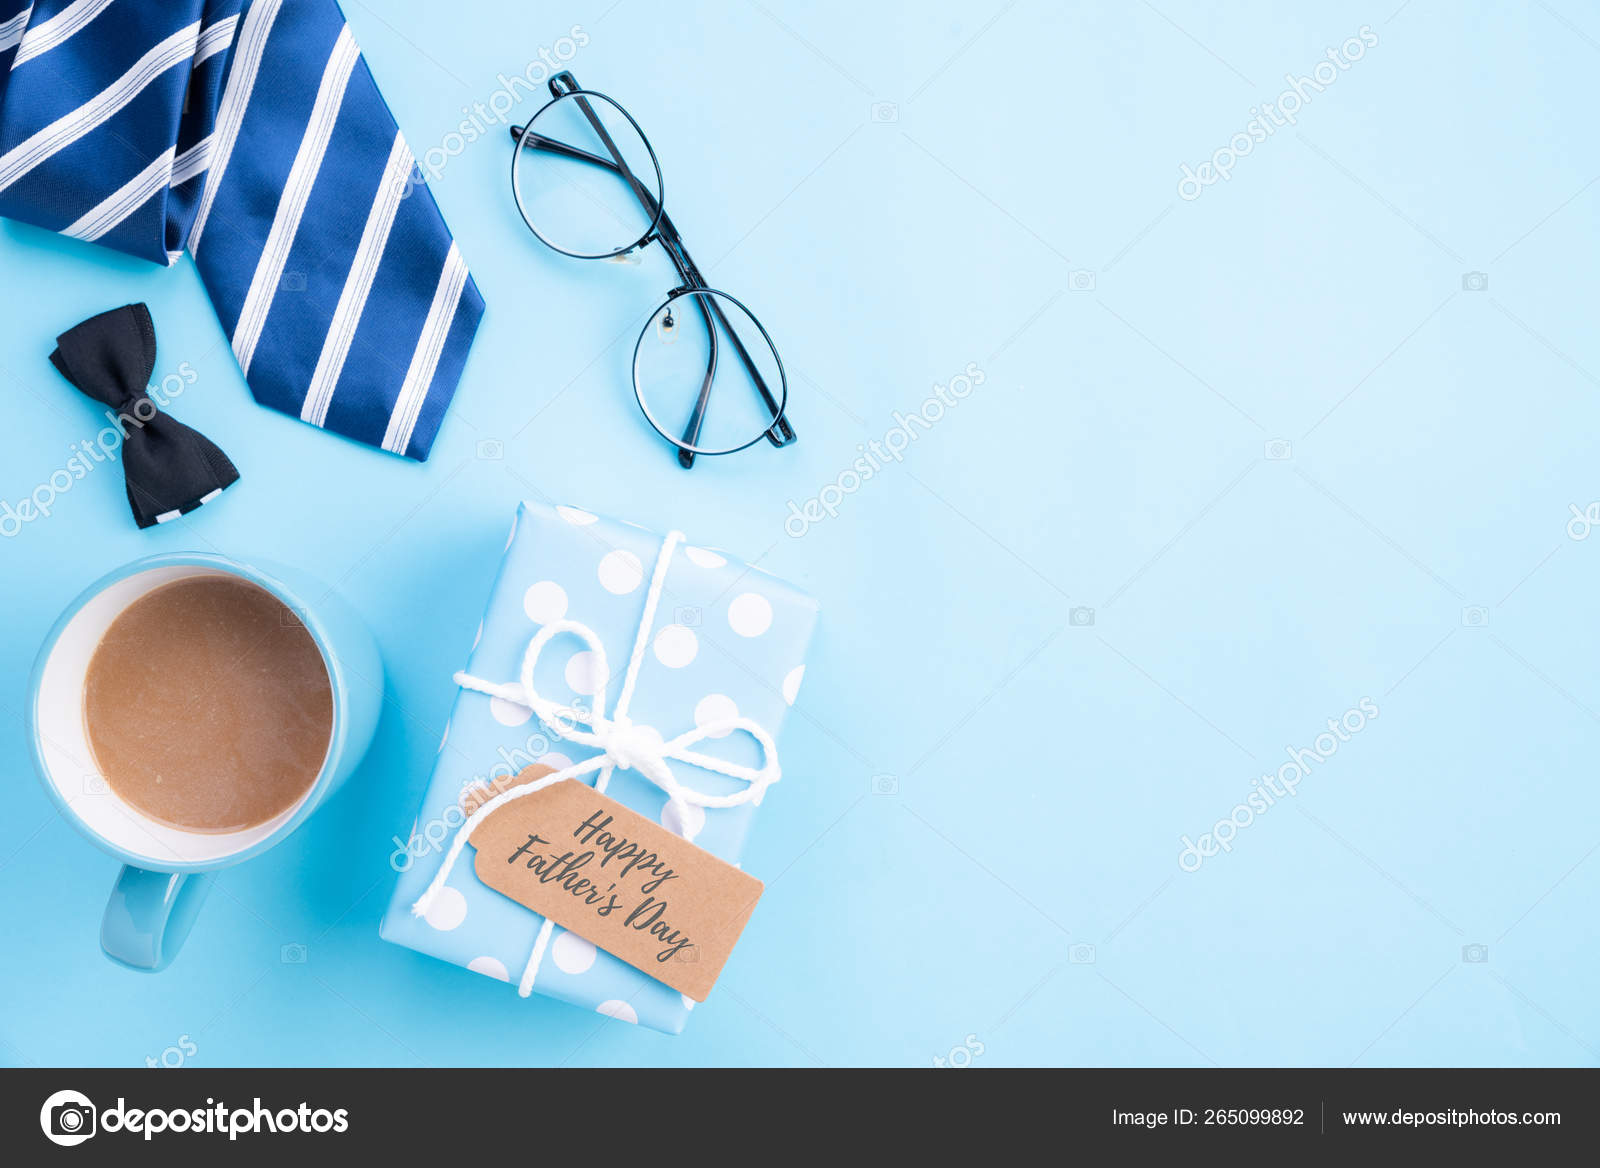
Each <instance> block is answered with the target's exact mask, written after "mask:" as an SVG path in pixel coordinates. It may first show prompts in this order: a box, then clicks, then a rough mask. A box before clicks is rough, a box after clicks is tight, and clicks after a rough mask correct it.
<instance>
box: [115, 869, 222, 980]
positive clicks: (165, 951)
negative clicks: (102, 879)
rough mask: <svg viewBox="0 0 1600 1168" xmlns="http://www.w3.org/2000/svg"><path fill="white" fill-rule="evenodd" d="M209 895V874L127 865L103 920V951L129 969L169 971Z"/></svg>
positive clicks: (118, 879) (146, 971)
mask: <svg viewBox="0 0 1600 1168" xmlns="http://www.w3.org/2000/svg"><path fill="white" fill-rule="evenodd" d="M210 891H211V873H209V872H151V871H148V870H147V869H144V868H135V867H132V866H131V865H124V866H123V869H122V872H121V874H120V875H118V876H117V883H116V886H115V887H114V888H112V890H111V899H110V900H108V901H107V902H106V915H105V917H104V918H103V919H102V920H101V922H100V948H102V949H104V950H105V952H106V956H107V957H109V958H111V960H113V961H115V962H117V963H119V964H121V965H126V966H127V967H128V968H129V969H137V970H140V971H142V972H145V973H156V972H158V971H159V970H163V969H165V968H166V967H167V966H169V965H171V964H172V959H173V958H174V957H176V956H177V955H178V950H179V949H181V948H183V942H184V939H185V938H186V937H188V936H189V930H190V929H191V928H192V927H193V926H194V920H195V917H196V916H198V915H199V912H200V906H201V905H202V904H204V903H205V900H206V893H208V892H210Z"/></svg>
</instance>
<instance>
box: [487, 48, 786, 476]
mask: <svg viewBox="0 0 1600 1168" xmlns="http://www.w3.org/2000/svg"><path fill="white" fill-rule="evenodd" d="M559 76H562V77H566V78H568V80H569V81H570V80H571V76H570V74H561V75H559ZM574 84H575V83H574ZM550 88H551V92H555V91H556V85H555V82H554V81H552V82H551V86H550ZM577 102H578V105H579V107H580V108H581V109H582V110H583V112H584V116H585V117H586V118H588V120H589V122H590V125H591V126H592V127H593V128H594V131H595V133H597V134H598V135H599V136H600V140H601V141H602V142H603V143H605V146H606V149H607V150H608V151H609V152H610V153H611V155H612V158H610V159H608V158H603V157H601V156H600V155H598V154H593V153H591V152H589V151H587V150H583V149H580V148H579V147H576V146H569V145H568V144H567V143H565V142H558V141H556V140H555V139H553V138H547V137H545V136H544V135H543V134H535V133H533V132H532V131H529V130H527V129H526V127H521V126H512V127H511V128H510V129H511V137H512V140H513V141H515V142H516V143H517V145H518V146H519V147H522V148H527V149H533V150H545V151H548V152H549V153H552V154H559V155H561V156H562V157H564V158H571V159H574V160H577V161H581V162H588V163H591V164H593V165H595V166H603V167H605V168H606V169H607V170H610V171H614V172H616V173H617V174H619V175H621V177H622V178H623V179H624V180H626V181H627V183H628V185H629V187H631V188H632V190H633V193H634V196H635V197H636V198H637V199H638V200H639V202H640V203H641V204H642V205H643V206H644V208H645V210H646V211H647V212H648V213H649V214H650V217H651V218H652V219H653V220H655V221H656V224H657V232H658V233H659V234H660V236H661V242H662V246H663V247H664V248H665V250H666V252H667V255H668V256H669V257H671V259H672V263H673V266H674V267H675V268H677V269H678V275H679V276H680V277H681V278H682V279H683V282H684V283H685V284H686V285H687V286H688V287H690V288H691V289H708V288H709V285H708V284H707V283H706V281H705V278H704V277H703V276H701V275H700V269H699V268H698V267H697V266H696V265H695V262H694V260H693V258H692V257H691V256H690V255H689V252H688V249H687V248H685V247H684V244H683V237H682V236H681V235H679V234H678V229H677V227H676V226H675V225H674V224H673V222H672V219H671V217H670V216H668V215H667V214H666V213H665V212H664V211H662V210H661V204H660V203H659V202H658V201H657V200H656V197H655V196H654V195H652V194H651V193H650V190H649V188H648V187H646V186H645V185H644V184H643V183H642V182H640V181H639V179H638V177H637V176H636V175H635V174H634V173H633V170H632V168H631V167H629V166H628V164H627V163H626V162H625V161H624V160H623V159H622V156H621V152H620V151H619V150H618V149H617V147H616V143H615V142H614V141H612V139H611V135H610V134H609V133H607V132H606V129H605V127H604V126H603V125H602V124H601V123H600V119H599V118H597V117H596V116H595V115H594V111H593V108H592V107H591V106H590V105H589V103H588V102H587V101H585V100H584V99H583V98H581V97H580V98H578V99H577ZM695 304H696V307H697V308H698V309H699V310H700V315H701V317H702V318H703V319H704V321H705V325H706V329H707V331H708V333H709V336H710V339H711V357H710V361H709V362H708V368H707V370H706V376H705V379H704V381H703V382H702V384H701V389H700V396H699V398H698V399H697V400H696V402H695V408H694V410H693V412H692V413H691V414H690V417H689V423H688V425H687V427H686V428H685V433H684V441H685V442H688V443H690V444H691V445H692V444H693V443H695V442H696V441H697V440H698V439H699V435H700V427H701V425H702V424H703V423H704V420H705V411H706V405H707V401H708V399H709V397H710V392H711V379H712V377H713V376H714V374H715V372H716V363H717V351H716V350H717V332H716V326H715V325H714V324H713V322H712V319H711V314H713V313H714V314H715V316H716V319H717V321H719V322H720V323H721V324H722V327H723V329H725V330H726V331H727V334H728V338H729V339H730V340H731V341H733V347H734V350H735V352H736V353H737V354H738V357H739V361H740V363H741V364H743V365H744V367H745V371H746V372H747V373H749V374H750V378H751V380H752V381H753V382H754V383H755V386H756V389H757V391H758V392H759V393H760V394H761V399H762V401H763V402H764V403H765V404H766V407H767V409H768V410H769V411H770V412H771V413H773V414H776V415H777V417H776V418H775V419H774V421H773V424H772V426H771V427H770V428H769V429H768V430H767V440H768V441H769V442H771V443H772V444H773V445H774V446H786V445H788V444H789V443H790V442H793V441H794V440H795V432H794V427H793V426H791V425H790V424H789V419H788V416H787V415H786V414H783V413H780V411H779V403H778V401H777V399H776V398H774V397H773V396H772V391H771V390H770V389H769V388H768V387H767V383H766V381H765V379H763V378H762V376H761V372H760V370H758V369H757V368H756V365H755V361H754V360H753V359H752V358H751V356H750V352H749V350H748V349H746V348H745V346H744V343H743V341H741V340H740V339H739V334H738V333H737V332H736V331H735V330H734V329H733V327H732V326H731V325H730V324H729V323H728V318H727V317H726V316H725V315H724V314H723V311H722V306H721V305H719V304H717V303H716V301H714V300H710V299H709V298H707V297H704V296H696V297H695ZM708 308H709V312H708ZM679 461H680V462H682V463H683V465H684V466H685V467H688V466H692V465H694V454H693V452H691V451H687V450H680V451H679Z"/></svg>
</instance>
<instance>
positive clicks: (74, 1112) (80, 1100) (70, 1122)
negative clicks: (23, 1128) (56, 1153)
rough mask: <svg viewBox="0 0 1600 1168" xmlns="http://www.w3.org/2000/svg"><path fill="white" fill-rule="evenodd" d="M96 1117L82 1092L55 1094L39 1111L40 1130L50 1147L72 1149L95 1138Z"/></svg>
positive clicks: (87, 1098) (93, 1109)
mask: <svg viewBox="0 0 1600 1168" xmlns="http://www.w3.org/2000/svg"><path fill="white" fill-rule="evenodd" d="M97 1114H98V1112H97V1111H96V1109H95V1105H94V1104H93V1103H91V1102H90V1101H89V1097H88V1096H87V1095H85V1094H83V1093H82V1092H81V1091H57V1092H56V1093H55V1094H54V1095H52V1096H50V1098H48V1099H46V1100H45V1101H44V1106H43V1107H41V1108H40V1109H39V1127H40V1128H42V1129H43V1131H44V1136H45V1139H47V1140H49V1141H50V1142H51V1143H52V1144H59V1145H61V1146H62V1147H63V1148H71V1147H75V1146H77V1145H78V1144H81V1143H83V1141H84V1140H86V1139H88V1138H89V1137H91V1136H92V1135H94V1133H95V1127H96V1125H95V1117H96V1115H97Z"/></svg>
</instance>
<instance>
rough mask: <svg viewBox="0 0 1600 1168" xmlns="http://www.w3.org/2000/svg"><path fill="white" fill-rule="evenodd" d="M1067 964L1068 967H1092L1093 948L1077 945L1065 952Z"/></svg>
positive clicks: (1086, 945)
mask: <svg viewBox="0 0 1600 1168" xmlns="http://www.w3.org/2000/svg"><path fill="white" fill-rule="evenodd" d="M1067 963H1068V964H1069V965H1093V964H1094V946H1093V945H1089V944H1084V943H1081V942H1080V943H1079V944H1077V945H1074V946H1072V948H1070V949H1068V950H1067Z"/></svg>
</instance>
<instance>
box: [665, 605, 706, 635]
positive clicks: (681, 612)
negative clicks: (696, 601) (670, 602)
mask: <svg viewBox="0 0 1600 1168" xmlns="http://www.w3.org/2000/svg"><path fill="white" fill-rule="evenodd" d="M700 615H701V614H700V609H699V607H698V606H696V605H692V604H685V605H681V606H680V607H678V608H676V609H674V610H673V613H672V619H673V620H674V621H676V622H677V623H678V624H680V625H682V626H683V627H684V628H686V629H697V628H699V627H700Z"/></svg>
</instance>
